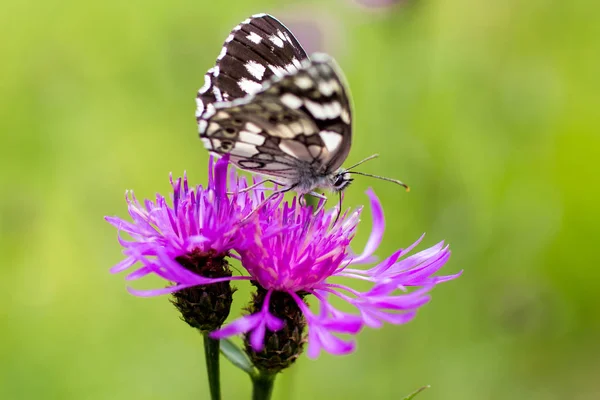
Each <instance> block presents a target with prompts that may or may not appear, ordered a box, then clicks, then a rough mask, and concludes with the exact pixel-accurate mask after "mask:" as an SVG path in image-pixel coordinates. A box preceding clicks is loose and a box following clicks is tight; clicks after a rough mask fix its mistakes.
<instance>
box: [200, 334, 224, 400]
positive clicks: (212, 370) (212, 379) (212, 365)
mask: <svg viewBox="0 0 600 400" xmlns="http://www.w3.org/2000/svg"><path fill="white" fill-rule="evenodd" d="M202 334H203V336H204V357H205V359H206V373H207V375H208V385H209V387H210V398H211V400H221V382H220V379H219V340H218V339H212V338H210V337H209V336H208V334H209V332H203V333H202Z"/></svg>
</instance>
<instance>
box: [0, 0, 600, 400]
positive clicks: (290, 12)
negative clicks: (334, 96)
mask: <svg viewBox="0 0 600 400" xmlns="http://www.w3.org/2000/svg"><path fill="white" fill-rule="evenodd" d="M258 12H268V13H271V14H273V15H275V16H276V17H278V18H279V19H281V20H282V21H283V22H284V23H286V24H288V25H289V26H290V27H291V28H292V29H293V30H294V29H295V28H294V26H299V27H300V28H299V29H298V32H296V33H297V34H298V36H299V37H300V38H301V40H302V37H307V38H309V39H308V40H307V41H308V42H310V43H307V47H309V48H311V49H314V48H318V49H321V50H325V51H328V52H330V53H332V54H333V55H334V56H336V57H337V58H338V61H339V63H340V64H341V66H342V68H343V69H344V71H345V73H346V75H347V78H348V81H349V83H350V86H351V89H352V93H353V97H354V106H355V115H356V119H355V131H354V132H355V134H354V135H355V136H354V146H353V150H352V152H351V154H350V157H349V160H348V162H349V163H351V162H355V161H357V160H359V159H362V158H364V157H366V156H368V155H370V154H372V153H375V152H378V153H380V154H381V158H380V159H379V160H376V161H372V162H370V163H369V164H366V165H365V166H364V168H363V170H364V171H365V172H371V173H377V174H382V175H388V176H394V177H397V178H400V179H402V180H404V181H406V182H407V183H409V184H410V185H411V186H412V189H413V190H412V191H411V193H409V194H406V193H404V191H403V190H402V189H401V188H398V187H396V186H393V185H391V184H388V183H385V182H380V181H375V180H370V179H367V178H364V179H360V178H358V179H357V181H355V184H354V185H353V186H352V187H351V188H350V189H349V192H348V196H347V197H346V205H352V206H356V205H359V204H363V203H364V202H365V200H366V197H365V196H364V194H363V192H364V190H365V189H366V188H367V187H368V186H372V187H374V188H375V190H376V192H377V193H378V194H379V196H380V198H381V200H382V202H383V204H384V206H385V210H386V216H387V221H388V227H387V231H386V235H385V237H384V244H383V247H382V248H381V249H380V252H379V254H380V255H381V256H385V255H387V254H389V253H390V252H391V251H393V250H394V249H396V248H398V247H402V246H406V245H407V244H409V243H412V242H413V241H414V240H415V239H416V238H417V237H418V236H419V235H420V234H421V233H422V232H424V231H425V232H427V236H426V239H425V245H431V244H433V243H435V242H437V241H439V240H442V239H445V240H447V241H448V242H449V243H450V244H451V246H452V249H453V256H452V258H451V260H450V262H449V263H448V264H447V266H446V268H445V272H446V273H454V272H456V271H458V270H460V269H464V270H465V272H464V275H463V276H462V277H461V278H460V279H458V280H456V281H453V282H450V283H446V284H444V285H441V286H440V287H438V288H436V289H435V291H434V292H433V300H432V302H431V303H430V304H428V305H427V306H425V307H424V308H423V309H422V310H421V312H420V313H419V315H418V317H417V318H416V320H415V321H414V322H412V323H410V324H409V325H406V326H399V327H396V326H386V327H385V328H383V329H381V330H365V331H363V332H362V333H361V334H360V336H359V348H358V350H357V351H356V353H354V354H352V355H350V356H346V357H334V356H330V355H323V356H322V357H321V358H319V359H318V360H316V361H314V360H308V359H307V358H306V357H302V358H301V359H300V360H299V361H298V362H297V364H296V365H295V366H294V367H293V368H292V369H290V370H289V371H287V372H286V373H285V374H284V375H283V376H282V377H281V378H280V379H279V380H278V382H277V387H276V392H275V398H276V399H303V398H306V397H307V396H309V397H310V398H312V399H365V398H374V399H397V398H399V397H400V395H403V394H406V393H409V392H411V391H413V390H414V389H416V388H418V387H420V386H422V385H425V384H430V385H432V388H431V389H430V390H428V391H426V392H425V393H423V394H422V395H421V396H419V397H418V398H419V399H423V400H427V399H432V400H433V399H461V400H470V399H567V398H568V399H598V398H600V383H599V382H598V381H597V380H596V379H598V377H599V376H600V361H599V360H600V357H599V354H600V353H599V351H600V343H599V333H600V315H599V312H598V304H599V300H600V296H599V294H598V292H599V289H598V283H599V278H600V268H599V266H598V262H597V261H596V260H597V256H595V245H596V242H597V239H598V226H599V224H598V222H600V221H599V213H600V211H599V207H598V204H599V203H600V191H599V190H598V182H599V178H598V173H599V172H600V164H599V161H600V138H599V135H598V131H599V129H600V109H599V108H600V95H599V93H600V84H599V82H600V79H599V71H600V24H598V18H597V15H598V13H600V5H598V3H595V2H591V1H572V2H558V1H541V0H533V1H520V0H507V1H491V0H487V1H466V0H456V1H452V2H450V1H441V0H428V1H416V2H414V3H406V4H403V5H402V4H401V5H399V6H397V7H393V8H389V9H382V10H379V11H378V12H374V11H373V10H366V9H363V8H358V7H357V6H356V5H355V4H353V3H351V2H350V0H346V1H344V0H337V1H321V2H312V3H306V2H300V1H298V2H291V1H287V2H284V1H252V2H248V1H242V0H235V1H229V2H227V3H218V2H200V1H189V0H174V1H160V0H156V1H139V0H133V1H129V2H121V1H117V0H105V1H101V2H80V1H74V0H63V1H60V2H42V1H20V2H16V1H13V2H7V1H6V0H5V1H3V2H2V4H1V5H0V37H1V39H0V54H1V58H2V61H1V62H0V75H1V79H0V88H1V89H0V90H1V97H0V102H1V105H0V131H1V140H2V142H1V148H0V154H1V155H2V157H1V161H0V166H1V169H2V173H1V174H0V177H1V183H2V196H1V198H0V235H1V237H0V246H1V247H0V250H1V252H0V257H1V258H0V260H1V269H0V285H1V286H2V287H1V289H2V290H1V291H0V293H1V295H0V296H2V298H0V318H1V324H2V325H1V329H0V343H1V344H0V363H1V364H0V365H1V367H0V368H1V369H0V398H2V399H205V398H208V395H207V394H208V391H207V386H206V378H205V370H204V365H203V355H202V347H201V338H200V336H199V335H198V334H197V333H196V332H194V331H193V330H192V329H189V328H188V327H187V326H186V325H185V324H184V323H183V322H181V321H179V320H178V315H177V314H176V312H175V310H174V309H173V307H172V306H171V305H170V303H169V301H168V298H167V297H159V298H151V299H139V298H136V297H133V296H131V295H129V294H128V293H127V292H126V290H125V282H124V281H123V276H112V275H110V274H109V273H108V269H109V268H110V267H111V266H112V265H113V264H115V263H117V262H118V261H119V260H120V259H121V256H120V247H119V246H118V244H117V240H116V232H115V229H114V228H112V227H111V226H109V225H108V224H107V223H105V222H104V221H103V216H104V215H119V216H123V217H125V216H126V206H125V202H124V199H123V193H124V191H125V189H128V188H131V189H135V191H136V194H137V195H138V196H139V197H140V198H145V197H152V196H153V195H154V193H155V192H157V191H160V192H162V193H167V192H168V189H169V184H168V174H169V172H170V171H173V173H174V174H175V175H180V174H181V173H182V172H183V171H184V170H187V171H188V173H189V176H190V178H191V180H192V181H193V182H195V183H203V182H205V180H206V176H205V174H206V161H207V158H208V156H207V153H206V152H205V150H204V148H203V146H202V144H201V143H200V141H199V140H198V139H197V134H196V125H195V119H194V110H195V103H194V97H195V93H196V90H197V89H198V88H199V87H200V86H202V84H203V74H204V72H205V71H206V70H207V69H208V68H210V67H211V66H212V65H213V63H214V60H215V58H216V56H217V55H218V53H219V50H220V47H221V45H222V42H223V40H224V38H225V37H226V36H227V34H228V33H229V30H230V29H231V28H232V27H233V26H234V25H236V24H237V23H238V22H240V21H241V20H243V19H245V18H246V17H247V16H249V15H252V14H255V13H258ZM315 24H316V25H315ZM314 26H318V27H319V29H317V30H315V28H314ZM307 27H308V28H307ZM307 29H308V30H309V32H306V30H307ZM316 39H319V40H316ZM314 40H316V42H315V43H313V42H311V41H314ZM369 229H370V226H369V220H368V218H366V220H365V222H364V224H363V225H362V226H361V230H360V234H359V236H358V238H357V239H356V241H357V243H358V245H357V246H356V247H357V248H358V249H359V248H360V247H361V245H362V243H364V241H365V238H366V235H367V233H368V231H369ZM161 284H162V283H161V282H159V281H152V282H150V283H146V285H148V286H150V287H151V286H156V285H161ZM143 285H144V284H142V287H145V286H143ZM237 286H238V287H240V289H241V290H240V291H239V292H238V293H237V295H236V303H235V309H236V310H239V308H240V307H241V306H243V304H244V302H245V300H246V299H247V294H248V288H247V285H245V284H243V283H242V284H238V285H237ZM138 287H139V286H138ZM223 386H224V389H223V390H224V397H225V399H234V398H235V399H238V398H242V399H243V398H248V393H249V390H250V384H249V381H248V379H247V378H246V377H245V376H244V375H243V374H242V373H241V372H239V371H238V370H236V369H234V368H233V367H231V366H229V365H227V363H225V365H224V366H223Z"/></svg>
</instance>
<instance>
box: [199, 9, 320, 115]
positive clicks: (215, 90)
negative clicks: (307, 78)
mask: <svg viewBox="0 0 600 400" xmlns="http://www.w3.org/2000/svg"><path fill="white" fill-rule="evenodd" d="M307 58H308V56H307V55H306V52H305V51H304V49H303V48H302V46H301V45H300V43H299V42H298V40H296V38H295V37H294V35H293V34H292V32H290V31H289V30H288V29H287V28H286V27H285V26H284V25H283V24H282V23H281V22H279V21H278V20H277V19H275V18H273V17H272V16H270V15H267V14H257V15H254V16H252V17H250V18H248V19H246V20H245V21H243V22H242V23H240V24H239V25H237V26H236V27H235V28H233V30H232V31H231V33H230V35H229V36H228V37H227V39H225V43H224V44H223V47H222V48H221V53H220V54H219V56H218V58H217V62H216V64H215V66H214V67H213V68H211V69H209V70H208V72H207V73H206V75H205V76H204V86H202V88H200V90H199V91H198V96H197V98H196V104H197V110H196V117H197V118H198V117H200V115H202V113H204V111H205V110H206V108H207V106H208V105H209V104H212V103H215V102H221V101H232V100H234V99H236V98H240V97H243V96H246V95H248V94H252V93H256V92H257V91H259V90H260V89H261V88H262V84H263V83H264V82H265V81H267V80H269V79H270V78H271V77H273V76H283V75H285V74H289V73H294V72H295V71H296V70H297V69H298V68H299V67H300V65H301V62H302V61H303V60H305V59H307Z"/></svg>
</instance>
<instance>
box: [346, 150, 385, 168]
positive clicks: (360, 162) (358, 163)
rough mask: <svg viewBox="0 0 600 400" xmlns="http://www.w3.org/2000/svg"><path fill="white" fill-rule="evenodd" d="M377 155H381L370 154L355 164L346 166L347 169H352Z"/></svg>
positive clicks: (377, 155)
mask: <svg viewBox="0 0 600 400" xmlns="http://www.w3.org/2000/svg"><path fill="white" fill-rule="evenodd" d="M377 157H379V154H373V155H372V156H369V157H367V158H365V159H364V160H361V161H359V162H357V163H356V164H354V165H353V166H351V167H350V168H346V171H350V170H351V169H352V168H354V167H358V166H359V165H360V164H363V163H366V162H367V161H369V160H372V159H374V158H377Z"/></svg>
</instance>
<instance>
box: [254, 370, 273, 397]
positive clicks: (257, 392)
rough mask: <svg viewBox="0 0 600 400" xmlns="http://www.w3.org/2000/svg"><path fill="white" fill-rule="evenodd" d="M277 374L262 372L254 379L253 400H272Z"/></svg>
mask: <svg viewBox="0 0 600 400" xmlns="http://www.w3.org/2000/svg"><path fill="white" fill-rule="evenodd" d="M273 383H275V374H273V375H271V374H268V373H266V372H260V373H258V374H256V375H254V376H253V377H252V400H270V399H271V395H272V394H273Z"/></svg>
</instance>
